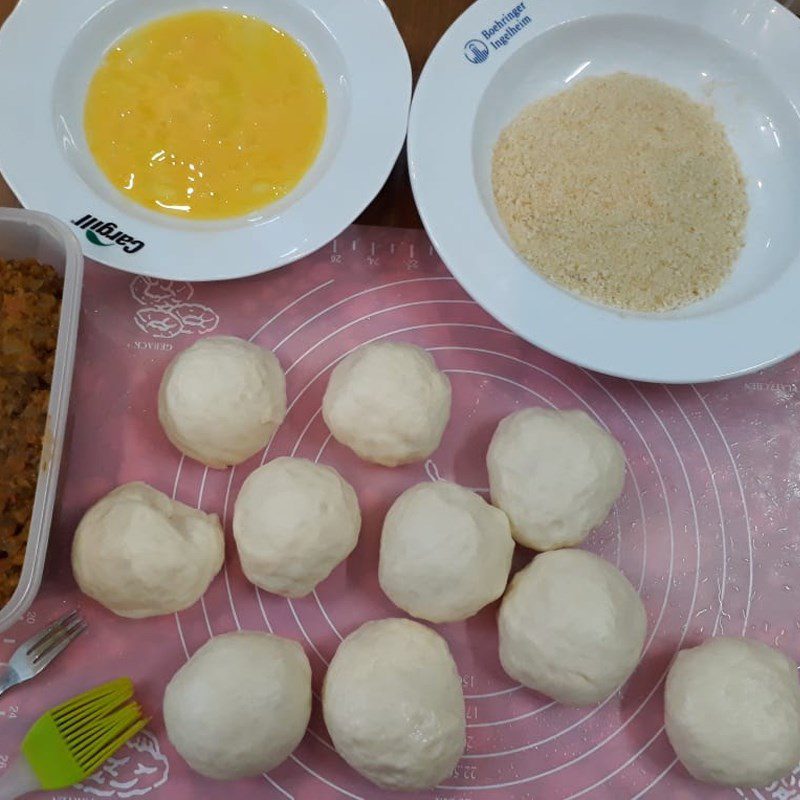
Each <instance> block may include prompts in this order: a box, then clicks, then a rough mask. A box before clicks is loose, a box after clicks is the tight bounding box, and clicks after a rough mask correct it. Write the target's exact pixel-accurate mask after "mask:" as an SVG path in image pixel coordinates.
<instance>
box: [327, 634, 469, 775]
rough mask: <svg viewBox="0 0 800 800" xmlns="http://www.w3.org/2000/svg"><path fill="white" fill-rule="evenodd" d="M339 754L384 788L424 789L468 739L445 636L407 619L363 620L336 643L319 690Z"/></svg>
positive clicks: (458, 683)
mask: <svg viewBox="0 0 800 800" xmlns="http://www.w3.org/2000/svg"><path fill="white" fill-rule="evenodd" d="M322 712H323V714H324V716H325V724H326V725H327V726H328V732H329V733H330V735H331V739H332V740H333V744H334V747H336V750H337V752H338V753H339V755H340V756H341V757H342V758H343V759H344V760H345V761H346V762H347V763H348V764H349V765H350V766H351V767H353V769H355V770H358V772H360V773H361V774H362V775H363V776H364V777H365V778H367V779H368V780H370V781H372V782H373V783H375V784H377V785H378V786H380V787H382V788H384V789H400V790H405V791H411V790H414V789H429V788H433V787H434V786H436V785H437V784H438V783H440V782H441V781H442V780H443V779H444V778H446V777H448V776H449V775H450V773H451V772H452V771H453V769H454V767H455V765H456V764H457V763H458V760H459V758H461V756H462V754H463V752H464V747H465V745H466V722H465V719H464V696H463V694H462V692H461V678H460V677H459V674H458V671H457V670H456V665H455V662H454V661H453V658H452V656H451V655H450V651H449V650H448V648H447V643H446V642H445V640H444V639H442V637H441V636H439V634H438V633H434V632H433V631H432V630H431V629H430V628H426V627H425V626H424V625H420V624H419V623H418V622H412V621H411V620H408V619H382V620H378V621H377V622H368V623H366V624H365V625H362V626H361V627H360V628H358V630H356V631H354V632H353V633H351V634H350V635H349V636H348V637H347V638H346V639H345V640H344V641H343V642H342V643H341V644H340V645H339V649H338V650H337V651H336V655H335V656H334V657H333V660H332V661H331V664H330V667H329V668H328V674H327V675H326V676H325V683H324V685H323V689H322Z"/></svg>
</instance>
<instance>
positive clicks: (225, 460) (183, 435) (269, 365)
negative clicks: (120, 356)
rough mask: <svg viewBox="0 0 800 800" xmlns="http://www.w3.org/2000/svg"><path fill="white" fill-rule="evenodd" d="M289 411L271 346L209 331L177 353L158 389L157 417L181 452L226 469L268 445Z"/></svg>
mask: <svg viewBox="0 0 800 800" xmlns="http://www.w3.org/2000/svg"><path fill="white" fill-rule="evenodd" d="M285 415H286V379H285V378H284V375H283V370H282V369H281V365H280V364H279V363H278V359H277V358H276V357H275V356H274V355H273V354H272V353H271V352H270V351H269V350H264V349H262V348H261V347H258V346H257V345H255V344H252V343H251V342H245V341H244V340H243V339H237V338H235V337H233V336H209V337H206V338H205V339H200V340H198V341H197V342H195V343H194V344H193V345H192V346H191V347H190V348H188V349H187V350H184V351H183V352H182V353H180V354H179V355H178V356H176V357H175V358H174V359H173V360H172V362H171V363H170V365H169V366H168V367H167V370H166V372H165V373H164V377H163V378H162V380H161V389H160V391H159V394H158V419H159V420H160V422H161V426H162V427H163V428H164V433H166V434H167V438H168V439H169V440H170V441H171V442H172V444H174V445H175V447H177V448H178V450H180V451H181V452H182V453H184V454H185V455H187V456H189V457H190V458H194V459H196V460H197V461H200V462H201V463H203V464H206V465H207V466H209V467H216V468H219V469H222V468H224V467H229V466H231V465H232V464H241V463H242V461H246V460H247V459H248V458H250V456H252V455H254V454H255V453H257V452H258V451H259V450H262V449H263V448H264V447H266V445H267V442H268V441H269V438H270V436H272V434H273V433H274V431H275V429H276V428H277V427H278V425H280V424H281V422H283V418H284V416H285Z"/></svg>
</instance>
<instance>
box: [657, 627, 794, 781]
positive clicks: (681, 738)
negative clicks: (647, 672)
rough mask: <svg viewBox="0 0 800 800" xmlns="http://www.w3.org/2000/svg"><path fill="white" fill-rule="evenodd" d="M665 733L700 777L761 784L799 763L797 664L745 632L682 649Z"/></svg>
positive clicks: (671, 678)
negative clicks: (740, 634)
mask: <svg viewBox="0 0 800 800" xmlns="http://www.w3.org/2000/svg"><path fill="white" fill-rule="evenodd" d="M665 716H666V726H667V736H668V737H669V740H670V742H671V743H672V746H673V747H674V748H675V752H676V753H677V755H678V758H679V759H680V760H681V761H682V762H683V765H684V766H685V767H686V769H687V770H689V772H690V773H691V774H692V775H694V777H695V778H697V779H698V780H701V781H708V782H709V783H718V784H722V785H723V786H739V787H759V786H766V785H767V784H768V783H772V782H773V781H776V780H778V779H779V778H782V777H784V776H785V775H788V774H789V773H790V772H792V770H793V769H794V768H795V767H796V766H797V764H798V763H800V683H799V682H798V680H797V665H796V664H795V663H794V662H793V661H792V660H791V659H789V658H787V657H786V656H785V655H784V654H783V653H781V652H780V651H779V650H775V649H774V648H772V647H768V646H767V645H765V644H761V643H760V642H752V641H748V640H747V639H734V638H718V639H711V640H709V641H707V642H704V643H703V644H701V645H700V646H699V647H693V648H691V649H689V650H682V651H681V652H680V653H678V655H677V657H676V658H675V660H674V661H673V663H672V666H671V667H670V670H669V674H668V675H667V686H666V696H665Z"/></svg>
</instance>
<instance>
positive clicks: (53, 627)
mask: <svg viewBox="0 0 800 800" xmlns="http://www.w3.org/2000/svg"><path fill="white" fill-rule="evenodd" d="M78 616H79V613H78V609H76V608H73V609H72V611H68V612H67V613H66V614H63V615H62V616H60V617H59V618H58V619H57V620H55V621H54V622H51V623H50V625H48V626H47V627H46V628H45V629H44V630H43V631H38V632H37V633H34V634H33V636H31V638H30V639H28V640H27V641H25V642H23V643H22V644H21V645H20V646H19V648H17V649H18V650H24V651H25V653H26V655H30V654H31V651H33V650H35V649H36V648H37V647H39V646H40V645H41V644H42V643H43V642H44V641H45V640H46V639H47V638H49V637H50V636H52V635H53V634H54V633H55V632H56V631H58V630H60V629H61V628H62V627H63V626H64V625H67V626H69V625H71V624H72V622H73V621H74V619H75V618H76V617H78Z"/></svg>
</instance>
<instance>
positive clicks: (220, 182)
mask: <svg viewBox="0 0 800 800" xmlns="http://www.w3.org/2000/svg"><path fill="white" fill-rule="evenodd" d="M326 121H327V96H326V93H325V87H324V85H323V83H322V79H321V78H320V75H319V73H318V71H317V68H316V66H315V64H314V62H313V60H312V59H311V57H310V56H309V54H308V53H307V52H306V50H305V49H304V48H303V47H302V46H301V45H300V44H299V43H298V42H297V41H295V40H294V39H293V38H292V37H291V36H289V35H288V34H287V33H285V32H284V31H281V30H279V29H278V28H275V27H273V26H272V25H270V24H268V23H267V22H265V21H263V20H261V19H257V18H254V17H250V16H246V15H243V14H237V13H233V12H230V11H197V12H191V13H184V14H178V15H175V16H170V17H165V18H163V19H158V20H156V21H154V22H151V23H149V24H147V25H144V26H143V27H141V28H138V29H136V30H134V31H133V32H132V33H130V34H128V35H127V36H125V37H124V38H122V39H121V40H120V41H118V42H117V43H116V44H114V45H113V47H111V49H110V50H109V51H108V53H107V54H106V55H105V57H104V59H103V61H102V63H101V64H100V66H99V67H98V69H97V71H96V73H95V74H94V77H93V78H92V81H91V83H90V85H89V90H88V94H87V97H86V105H85V108H84V127H85V131H86V139H87V143H88V145H89V149H90V151H91V153H92V155H93V157H94V159H95V160H96V162H97V164H98V166H99V167H100V169H101V170H102V171H103V173H104V174H105V175H106V177H107V178H108V179H109V180H110V181H111V183H112V184H113V185H114V186H115V187H116V188H117V189H119V190H120V191H121V192H122V193H123V194H124V195H125V196H126V197H128V198H130V199H131V200H132V201H134V202H136V203H139V204H140V205H142V206H145V207H146V208H149V209H153V210H156V211H161V212H163V213H167V214H174V215H178V216H182V217H188V218H194V219H219V218H223V217H234V216H239V215H242V214H246V213H248V212H251V211H254V210H256V209H259V208H262V207H264V206H266V205H268V204H269V203H272V202H274V201H276V200H278V199H280V198H281V197H284V196H285V195H286V194H288V193H289V192H290V191H291V190H292V189H293V188H294V187H295V186H296V185H297V184H298V182H299V181H300V180H301V178H302V177H303V175H305V173H306V172H307V171H308V169H309V168H310V167H311V165H312V164H313V163H314V160H315V159H316V157H317V154H318V153H319V150H320V147H321V145H322V140H323V138H324V135H325V126H326Z"/></svg>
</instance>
